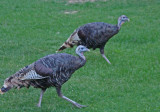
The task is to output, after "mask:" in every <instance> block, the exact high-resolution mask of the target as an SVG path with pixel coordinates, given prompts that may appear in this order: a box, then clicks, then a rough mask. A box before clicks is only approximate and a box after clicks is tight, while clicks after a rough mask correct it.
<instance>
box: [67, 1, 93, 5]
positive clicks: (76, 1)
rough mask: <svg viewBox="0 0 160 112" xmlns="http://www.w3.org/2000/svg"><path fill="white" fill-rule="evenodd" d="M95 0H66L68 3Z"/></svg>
mask: <svg viewBox="0 0 160 112" xmlns="http://www.w3.org/2000/svg"><path fill="white" fill-rule="evenodd" d="M95 1H96V0H68V3H71V4H74V3H84V2H95Z"/></svg>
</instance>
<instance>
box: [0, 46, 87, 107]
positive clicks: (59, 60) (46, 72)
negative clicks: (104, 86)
mask: <svg viewBox="0 0 160 112" xmlns="http://www.w3.org/2000/svg"><path fill="white" fill-rule="evenodd" d="M85 51H89V49H87V48H86V47H84V46H82V45H80V46H78V47H77V48H76V53H77V54H78V55H79V56H73V55H70V54H66V53H57V54H51V55H48V56H45V57H43V58H41V59H39V60H38V61H36V62H34V63H32V64H30V65H28V66H26V67H24V68H23V69H21V70H20V71H18V72H16V73H15V74H13V75H12V76H10V77H8V78H7V79H6V80H5V81H4V85H3V87H2V88H1V90H0V93H1V94H3V93H5V92H7V91H8V90H10V89H11V88H13V87H15V88H22V87H27V88H29V87H30V86H33V87H35V88H41V94H40V99H39V103H38V105H37V106H38V107H40V106H41V101H42V97H43V93H44V92H45V91H46V89H47V88H49V87H51V86H52V87H55V88H56V91H57V94H58V96H59V97H61V98H63V99H65V100H67V101H69V102H71V103H72V104H73V105H75V106H76V107H78V108H81V107H86V106H85V105H80V104H78V103H76V102H75V101H73V100H71V99H69V98H67V97H65V96H64V95H62V93H61V86H62V85H63V84H64V83H65V82H66V81H67V80H68V79H69V78H70V77H71V75H72V74H73V73H74V72H75V71H76V70H77V69H79V68H81V67H82V66H84V65H85V63H86V59H85V56H84V55H83V53H84V52H85Z"/></svg>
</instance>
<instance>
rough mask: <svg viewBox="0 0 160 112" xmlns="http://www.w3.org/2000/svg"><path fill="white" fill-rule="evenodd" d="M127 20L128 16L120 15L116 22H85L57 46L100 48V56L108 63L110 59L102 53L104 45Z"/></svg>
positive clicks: (63, 47)
mask: <svg viewBox="0 0 160 112" xmlns="http://www.w3.org/2000/svg"><path fill="white" fill-rule="evenodd" d="M126 21H129V19H128V17H127V16H125V15H122V16H120V17H119V18H118V24H117V25H112V24H108V23H103V22H94V23H88V24H85V25H83V26H81V27H79V28H78V29H76V30H75V31H74V32H73V33H72V34H71V35H70V37H69V38H68V39H67V41H66V42H65V43H63V45H62V46H61V47H60V48H59V50H58V51H61V50H63V49H65V48H69V47H73V46H74V45H84V46H86V47H87V48H89V49H90V48H93V50H95V49H96V48H100V53H101V55H102V57H103V58H104V59H105V60H106V61H107V62H108V63H109V64H111V63H110V61H109V60H108V59H107V57H106V56H105V55H104V47H105V44H106V42H107V41H108V40H109V39H110V38H111V37H112V36H114V35H115V34H117V33H118V32H119V30H120V28H121V25H122V24H123V23H125V22H126Z"/></svg>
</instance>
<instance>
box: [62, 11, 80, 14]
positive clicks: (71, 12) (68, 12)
mask: <svg viewBox="0 0 160 112" xmlns="http://www.w3.org/2000/svg"><path fill="white" fill-rule="evenodd" d="M77 12H78V11H65V12H64V14H75V13H77Z"/></svg>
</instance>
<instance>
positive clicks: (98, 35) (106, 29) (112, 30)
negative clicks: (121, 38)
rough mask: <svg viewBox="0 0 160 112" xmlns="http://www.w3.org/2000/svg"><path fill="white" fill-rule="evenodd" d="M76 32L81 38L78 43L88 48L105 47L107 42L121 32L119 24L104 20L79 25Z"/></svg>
mask: <svg viewBox="0 0 160 112" xmlns="http://www.w3.org/2000/svg"><path fill="white" fill-rule="evenodd" d="M76 32H77V33H78V36H79V38H80V41H79V42H78V44H77V45H84V46H86V47H87V48H93V49H96V48H103V47H104V46H105V44H106V42H107V41H108V40H109V39H110V38H111V37H112V36H113V35H115V34H117V33H118V32H119V30H118V27H117V25H111V24H108V23H104V22H94V23H88V24H85V25H84V26H81V27H79V28H78V29H77V30H76Z"/></svg>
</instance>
